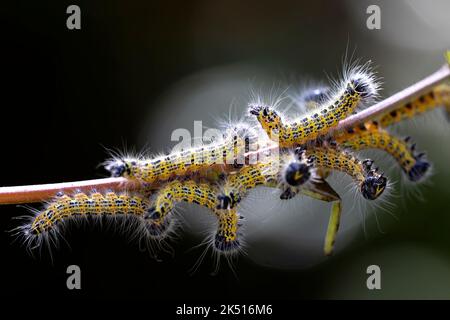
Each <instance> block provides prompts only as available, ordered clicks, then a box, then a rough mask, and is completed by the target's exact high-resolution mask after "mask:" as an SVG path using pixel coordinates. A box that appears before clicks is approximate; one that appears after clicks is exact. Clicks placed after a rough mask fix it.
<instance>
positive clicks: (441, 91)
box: [378, 83, 450, 127]
mask: <svg viewBox="0 0 450 320" xmlns="http://www.w3.org/2000/svg"><path fill="white" fill-rule="evenodd" d="M441 106H444V107H445V108H446V111H447V116H449V115H450V84H447V83H443V84H441V85H438V86H436V87H434V88H433V89H432V90H431V91H430V92H429V93H428V94H425V95H422V96H420V97H419V98H417V99H415V100H413V101H410V102H408V103H407V104H405V105H404V106H402V107H400V108H397V109H396V110H394V111H391V112H389V113H386V114H385V115H383V116H382V117H380V119H379V121H378V122H379V123H380V125H381V126H382V127H387V126H390V125H392V124H394V123H397V122H400V121H402V120H405V119H410V118H412V117H415V116H416V115H420V114H422V113H424V112H427V111H430V110H433V109H435V108H437V107H441Z"/></svg>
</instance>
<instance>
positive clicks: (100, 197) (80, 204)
mask: <svg viewBox="0 0 450 320" xmlns="http://www.w3.org/2000/svg"><path fill="white" fill-rule="evenodd" d="M150 208H151V205H150V202H149V200H148V199H147V198H146V197H142V196H141V195H138V194H135V195H131V194H126V193H124V194H117V193H115V192H107V193H105V194H102V193H100V192H97V191H94V192H92V193H91V194H90V195H87V194H85V193H82V192H78V193H76V194H74V195H73V196H69V195H66V194H60V195H57V196H56V197H55V198H54V199H53V200H52V201H50V202H49V203H48V204H47V205H46V206H45V208H44V209H43V210H40V211H37V212H36V214H35V215H34V216H32V217H30V222H29V223H27V224H25V225H23V226H20V227H19V229H20V234H21V235H22V236H23V237H24V238H25V239H24V240H25V241H24V242H25V243H27V244H28V247H29V248H34V247H38V246H40V245H41V244H42V242H43V241H46V242H47V243H50V242H54V243H56V242H57V240H58V239H57V236H58V235H59V234H60V233H61V229H62V228H63V227H64V225H65V224H66V223H67V222H70V221H72V222H78V221H80V220H81V219H88V218H100V217H108V218H118V217H120V218H130V219H127V220H128V221H132V222H135V225H133V226H132V228H133V230H134V232H135V235H139V236H141V237H143V238H149V239H150V238H163V237H165V236H167V235H168V233H169V232H170V230H171V227H172V225H173V223H172V222H173V221H172V218H171V217H162V218H160V219H153V220H149V219H145V215H146V213H147V212H148V210H149V209H150ZM33 245H35V246H34V247H33Z"/></svg>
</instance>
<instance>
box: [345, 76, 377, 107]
mask: <svg viewBox="0 0 450 320" xmlns="http://www.w3.org/2000/svg"><path fill="white" fill-rule="evenodd" d="M347 90H349V91H350V92H352V91H353V92H356V93H357V94H358V95H359V96H360V97H361V98H362V99H363V100H370V99H373V98H375V97H376V95H377V91H378V86H377V84H376V83H375V82H374V79H373V76H370V75H367V74H365V73H363V72H356V73H355V74H352V75H351V76H350V79H349V82H348V87H347Z"/></svg>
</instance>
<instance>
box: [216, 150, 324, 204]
mask: <svg viewBox="0 0 450 320" xmlns="http://www.w3.org/2000/svg"><path fill="white" fill-rule="evenodd" d="M314 178H315V175H314V170H313V168H312V167H311V165H309V164H307V163H306V161H305V160H304V159H300V158H298V157H296V156H294V155H291V154H289V153H285V154H281V155H280V161H269V162H266V163H258V164H255V165H250V166H246V167H243V168H242V169H241V170H239V171H238V172H237V173H236V174H230V175H229V176H228V178H227V180H226V182H225V184H224V187H223V191H222V193H221V194H220V195H219V199H220V206H219V207H220V208H221V209H231V208H234V207H235V206H236V205H237V204H238V203H239V202H240V201H241V199H242V198H243V197H244V196H245V195H246V194H247V192H248V191H249V190H250V189H253V188H255V187H257V186H266V187H272V188H280V189H281V190H282V194H281V196H280V198H281V199H291V198H293V197H294V196H295V195H296V194H298V193H300V192H301V188H302V186H303V185H305V184H307V183H308V182H309V181H312V180H314Z"/></svg>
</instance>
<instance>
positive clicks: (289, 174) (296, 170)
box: [283, 161, 311, 187]
mask: <svg viewBox="0 0 450 320" xmlns="http://www.w3.org/2000/svg"><path fill="white" fill-rule="evenodd" d="M310 169H311V167H310V166H309V165H307V164H306V163H303V162H299V161H294V162H290V163H289V164H288V165H287V166H286V168H285V169H284V172H283V175H284V176H283V178H284V181H286V183H287V184H289V185H290V186H295V187H296V186H300V185H302V184H304V183H306V182H308V181H309V179H310V177H311V170H310Z"/></svg>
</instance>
